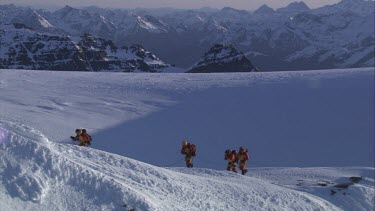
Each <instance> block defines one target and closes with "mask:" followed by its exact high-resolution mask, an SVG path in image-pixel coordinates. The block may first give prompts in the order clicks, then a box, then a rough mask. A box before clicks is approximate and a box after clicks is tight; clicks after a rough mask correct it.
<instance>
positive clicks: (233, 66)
mask: <svg viewBox="0 0 375 211" xmlns="http://www.w3.org/2000/svg"><path fill="white" fill-rule="evenodd" d="M254 71H257V69H256V68H255V67H254V66H253V65H252V64H251V62H250V61H249V60H248V59H247V58H246V56H245V55H244V54H243V53H242V52H240V51H238V50H237V49H236V48H235V47H234V46H233V45H231V44H215V45H214V46H213V47H212V48H211V49H210V50H209V51H208V52H207V53H205V54H204V56H203V58H202V59H201V60H200V61H198V62H197V63H196V64H195V65H194V66H193V67H191V68H190V69H189V72H193V73H197V72H204V73H209V72H254Z"/></svg>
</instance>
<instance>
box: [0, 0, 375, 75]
mask: <svg viewBox="0 0 375 211" xmlns="http://www.w3.org/2000/svg"><path fill="white" fill-rule="evenodd" d="M373 8H374V1H365V0H342V1H341V2H339V3H337V4H334V5H328V6H324V7H321V8H317V9H310V8H308V7H307V5H306V4H305V3H303V2H294V3H291V4H290V5H288V6H286V7H284V8H279V9H277V10H276V11H275V10H273V9H272V8H269V7H268V6H266V5H263V6H261V7H260V8H259V9H258V10H256V11H254V12H249V11H244V10H237V9H233V8H223V9H221V10H209V9H201V10H173V9H165V10H152V9H134V10H125V9H114V10H110V9H101V8H95V7H89V8H85V9H76V8H72V7H69V6H66V7H64V8H62V9H60V10H57V11H55V12H47V11H44V10H32V9H27V8H20V7H16V6H14V5H0V17H1V18H2V20H3V22H5V23H22V24H25V25H26V26H28V27H31V28H33V29H35V30H38V31H42V32H57V33H62V34H66V35H69V36H72V37H79V36H82V35H83V34H84V33H90V34H92V35H94V36H97V37H101V38H104V39H106V40H113V41H114V43H115V44H116V45H117V46H123V45H128V46H129V45H131V44H133V43H138V44H142V46H144V47H145V48H147V49H149V50H150V51H152V52H154V53H155V54H156V55H158V57H160V58H161V59H162V60H163V61H166V62H168V63H173V64H176V65H177V66H180V67H185V68H187V67H190V66H191V65H193V64H194V63H196V62H197V61H198V60H199V59H200V56H201V55H202V54H204V52H206V51H207V49H209V48H211V47H212V46H213V45H215V44H217V43H223V44H232V45H234V47H236V48H237V49H239V50H240V51H242V52H244V53H245V55H246V56H247V58H248V59H250V60H251V61H252V62H253V63H254V64H255V65H256V66H257V67H259V69H261V70H265V71H272V70H299V69H327V68H349V67H368V66H374V65H375V64H374V59H373V58H374V47H375V42H374V39H375V36H374V9H373ZM26 10H29V13H30V14H32V15H29V16H25V15H24V14H25V11H26ZM30 10H32V11H30Z"/></svg>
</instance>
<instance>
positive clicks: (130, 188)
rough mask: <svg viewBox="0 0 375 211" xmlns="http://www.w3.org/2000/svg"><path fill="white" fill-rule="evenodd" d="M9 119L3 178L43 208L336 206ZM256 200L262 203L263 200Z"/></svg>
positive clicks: (13, 192)
mask: <svg viewBox="0 0 375 211" xmlns="http://www.w3.org/2000/svg"><path fill="white" fill-rule="evenodd" d="M9 125H13V126H7V128H9V133H10V137H9V140H8V141H7V143H6V144H5V145H3V148H2V149H0V151H1V153H2V157H1V161H2V162H1V163H2V164H3V167H2V168H0V175H1V180H2V186H3V187H4V188H5V189H6V191H7V192H8V193H9V195H11V196H12V197H16V198H19V199H21V200H22V201H23V202H22V203H24V202H32V203H31V205H29V206H37V207H38V209H39V210H48V209H50V206H51V205H52V204H51V203H55V204H60V203H61V201H63V200H66V201H67V203H68V204H74V203H75V204H74V205H75V206H76V207H77V209H80V210H83V209H84V210H87V209H101V210H121V209H123V206H124V205H128V206H131V207H133V208H135V209H136V210H185V209H186V208H189V209H190V210H202V209H204V210H223V209H231V208H233V207H236V208H240V209H248V208H251V209H252V210H259V209H260V207H262V208H265V209H276V208H281V209H286V210H288V209H324V210H327V209H329V210H339V209H338V208H337V207H335V206H334V205H332V204H330V203H329V202H327V201H325V200H321V199H320V198H318V197H315V196H312V195H310V194H306V193H300V192H297V191H294V190H289V189H285V188H281V187H279V186H275V185H272V184H270V183H268V182H263V181H261V180H258V179H252V178H243V177H242V176H237V175H231V174H228V173H224V172H223V173H221V172H216V171H213V170H212V171H211V174H213V175H217V176H219V177H221V179H219V180H218V178H217V176H215V177H216V178H213V179H211V178H209V177H207V175H204V176H200V175H199V174H197V175H189V174H184V173H179V172H174V171H171V170H168V169H163V168H159V167H155V166H151V165H148V164H145V163H142V162H139V161H135V160H132V159H128V158H125V157H121V156H118V155H114V154H111V153H106V152H102V151H97V150H94V149H90V148H82V147H78V146H74V145H63V144H52V145H45V144H44V143H41V142H39V141H38V140H33V139H32V138H27V137H24V136H22V135H20V134H18V133H17V132H14V131H18V130H19V128H23V131H26V132H25V133H30V135H28V137H32V136H34V133H36V134H37V135H38V132H35V131H34V130H33V129H31V128H29V127H24V126H21V125H17V124H9ZM223 178H227V181H225V180H223ZM2 186H0V190H1V187H2ZM67 187H69V188H67ZM66 190H70V191H71V192H72V193H68V195H75V194H76V193H79V194H81V195H83V196H84V197H85V198H87V201H86V202H84V203H83V204H80V205H77V202H75V200H76V199H74V197H73V198H69V197H68V198H64V196H61V194H63V193H64V191H66ZM60 191H61V192H60ZM234 192H237V193H238V195H237V196H236V197H233V196H232V194H233V193H234ZM217 193H220V194H219V195H217ZM52 196H53V198H52ZM65 197H66V196H65ZM77 200H79V199H77ZM259 203H262V205H261V206H260V207H259ZM6 206H9V205H6ZM10 207H12V206H10ZM15 207H16V206H15ZM56 209H61V207H56Z"/></svg>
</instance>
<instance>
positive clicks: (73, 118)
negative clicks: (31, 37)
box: [0, 68, 375, 210]
mask: <svg viewBox="0 0 375 211" xmlns="http://www.w3.org/2000/svg"><path fill="white" fill-rule="evenodd" d="M83 79H84V80H83ZM0 101H1V103H0V112H1V115H0V155H1V156H0V180H1V183H0V201H1V202H2V205H1V207H0V210H51V207H53V208H54V209H53V210H130V209H131V208H135V209H136V210H238V209H241V210H372V209H373V208H374V207H373V200H374V196H375V190H374V151H373V148H374V131H373V128H374V119H373V116H374V110H373V108H374V68H365V69H348V70H326V71H313V72H307V71H301V72H279V73H278V72H275V73H252V74H244V73H237V74H207V75H205V74H118V73H85V72H49V71H23V70H0ZM80 127H82V128H87V129H88V130H89V132H91V134H92V136H93V138H94V141H93V145H92V147H90V148H85V147H79V146H76V145H73V144H71V143H70V141H69V140H68V139H67V137H69V136H70V135H73V131H74V130H75V128H80ZM183 139H188V140H190V141H191V142H193V143H195V144H196V145H197V146H198V155H197V157H196V158H195V167H198V168H194V169H185V168H180V167H183V166H184V163H183V160H182V156H181V155H180V154H179V148H180V144H181V141H182V140H183ZM239 146H246V147H248V148H249V150H250V156H251V161H250V163H249V166H250V167H266V166H268V167H269V168H251V169H250V171H249V174H248V175H246V176H245V177H244V176H241V175H235V174H233V173H228V172H226V171H222V170H223V169H225V166H226V163H225V161H224V160H223V152H224V150H225V149H227V148H229V147H231V148H236V149H237V148H238V147H239ZM147 163H148V164H147ZM281 166H290V167H308V168H290V167H289V168H286V167H283V168H275V167H281ZM321 166H333V167H329V168H328V167H326V168H313V167H321ZM335 166H336V167H335ZM337 166H341V167H337ZM348 166H367V167H348ZM165 167H167V168H165ZM352 176H361V177H362V178H363V180H362V181H360V182H359V183H358V184H353V185H351V186H350V187H348V188H347V189H340V188H337V187H334V186H335V185H337V184H339V183H348V182H349V178H350V177H352ZM322 183H324V184H325V186H322V185H319V184H322ZM332 191H335V192H336V193H335V194H333V195H332ZM344 193H345V194H344ZM125 205H126V207H125Z"/></svg>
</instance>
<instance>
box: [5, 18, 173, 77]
mask: <svg viewBox="0 0 375 211" xmlns="http://www.w3.org/2000/svg"><path fill="white" fill-rule="evenodd" d="M0 44H1V45H0V58H1V59H0V68H3V69H12V68H13V69H37V70H66V71H117V72H163V70H164V69H168V71H172V69H176V70H175V71H179V68H174V67H172V66H171V65H170V64H167V63H165V62H163V61H161V60H160V59H159V58H157V57H156V56H155V55H153V54H152V53H150V52H148V51H146V50H144V49H143V47H142V46H140V45H132V46H130V47H122V48H118V47H117V46H116V45H115V44H114V43H113V42H112V41H109V40H105V39H102V38H97V37H94V36H91V35H90V34H84V35H82V36H81V37H80V41H78V42H76V41H73V40H72V39H71V38H70V37H69V36H58V35H56V34H52V33H46V32H45V33H39V32H36V31H34V30H33V29H31V28H29V27H27V26H25V25H23V24H13V25H1V28H0Z"/></svg>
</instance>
